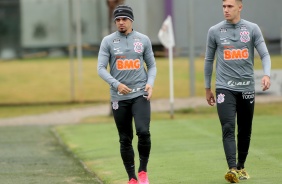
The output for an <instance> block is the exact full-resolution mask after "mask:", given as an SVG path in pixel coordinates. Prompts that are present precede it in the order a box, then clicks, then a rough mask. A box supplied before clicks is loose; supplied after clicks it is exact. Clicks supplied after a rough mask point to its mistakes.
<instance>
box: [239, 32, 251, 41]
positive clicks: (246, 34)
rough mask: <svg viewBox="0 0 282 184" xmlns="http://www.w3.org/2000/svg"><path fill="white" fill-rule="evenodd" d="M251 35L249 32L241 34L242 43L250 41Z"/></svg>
mask: <svg viewBox="0 0 282 184" xmlns="http://www.w3.org/2000/svg"><path fill="white" fill-rule="evenodd" d="M249 34H250V33H249V32H248V31H243V32H240V35H241V38H240V40H241V42H244V43H247V42H249V41H250V35H249Z"/></svg>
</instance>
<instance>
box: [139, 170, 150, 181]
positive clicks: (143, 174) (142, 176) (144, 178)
mask: <svg viewBox="0 0 282 184" xmlns="http://www.w3.org/2000/svg"><path fill="white" fill-rule="evenodd" d="M138 180H139V184H149V179H148V175H147V172H145V171H141V172H139V173H138Z"/></svg>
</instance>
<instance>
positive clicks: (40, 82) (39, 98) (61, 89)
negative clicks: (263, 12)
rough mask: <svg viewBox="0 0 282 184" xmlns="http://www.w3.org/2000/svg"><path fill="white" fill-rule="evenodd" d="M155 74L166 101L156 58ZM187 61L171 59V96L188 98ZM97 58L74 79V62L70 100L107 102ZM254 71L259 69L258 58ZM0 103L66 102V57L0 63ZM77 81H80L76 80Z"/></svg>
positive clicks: (157, 92)
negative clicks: (172, 62) (172, 86)
mask: <svg viewBox="0 0 282 184" xmlns="http://www.w3.org/2000/svg"><path fill="white" fill-rule="evenodd" d="M156 63H157V68H158V74H157V78H156V81H155V86H154V94H153V95H154V96H153V97H154V98H155V99H157V98H169V74H168V72H169V68H168V59H167V58H156ZM188 63H189V61H188V59H187V58H174V87H175V92H174V95H175V97H176V98H181V97H189V96H190V94H189V91H190V90H189V85H190V79H189V65H188ZM203 65H204V59H203V58H202V57H199V58H197V59H196V60H195V75H196V76H195V78H196V81H195V91H196V96H203V95H204V92H205V91H204V90H203V89H204V75H203V67H204V66H203ZM96 66H97V58H84V60H83V64H82V67H83V76H82V78H79V77H78V75H77V74H78V69H77V61H75V71H74V74H75V82H74V88H75V90H74V92H75V93H74V97H75V98H74V100H75V101H79V102H83V101H93V102H97V101H99V102H101V101H102V102H106V101H109V86H108V84H106V83H105V82H104V81H103V80H102V79H101V78H100V77H99V76H98V74H97V69H96ZM255 68H256V69H261V62H260V61H259V59H258V58H256V61H255ZM272 68H273V69H282V62H281V56H272ZM0 73H1V75H0V104H14V103H17V104H18V103H43V102H46V103H50V102H70V101H72V100H73V99H72V96H71V82H70V64H69V60H68V58H62V59H41V60H17V61H7V62H0ZM80 79H81V80H80Z"/></svg>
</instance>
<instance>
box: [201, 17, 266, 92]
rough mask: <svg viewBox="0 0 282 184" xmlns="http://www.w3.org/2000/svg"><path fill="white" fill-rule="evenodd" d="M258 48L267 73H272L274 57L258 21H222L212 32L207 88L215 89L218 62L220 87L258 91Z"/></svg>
mask: <svg viewBox="0 0 282 184" xmlns="http://www.w3.org/2000/svg"><path fill="white" fill-rule="evenodd" d="M254 48H256V50H257V52H258V54H259V55H260V58H261V61H262V66H263V70H264V75H268V76H270V68H271V60H270V56H269V53H268V50H267V47H266V44H265V42H264V38H263V35H262V33H261V30H260V28H259V27H258V25H257V24H254V23H252V22H249V21H246V20H244V19H241V20H240V21H239V22H238V23H237V24H231V23H229V22H227V21H226V20H225V21H222V22H220V23H218V24H217V25H215V26H212V27H211V28H210V29H209V31H208V38H207V45H206V55H205V68H204V71H205V87H206V88H211V78H212V72H213V62H214V57H215V53H217V61H216V88H222V89H228V90H232V91H239V92H244V91H254V90H255V82H254V69H253V67H254Z"/></svg>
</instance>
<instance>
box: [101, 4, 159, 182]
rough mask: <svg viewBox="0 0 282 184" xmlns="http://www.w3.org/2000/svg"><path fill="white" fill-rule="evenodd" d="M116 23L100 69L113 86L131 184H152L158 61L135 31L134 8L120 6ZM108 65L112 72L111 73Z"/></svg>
mask: <svg viewBox="0 0 282 184" xmlns="http://www.w3.org/2000/svg"><path fill="white" fill-rule="evenodd" d="M114 21H115V24H116V27H117V31H116V32H114V33H112V34H110V35H108V36H106V37H104V38H103V40H102V42H101V45H100V50H99V54H98V65H97V70H98V74H99V76H100V77H101V78H102V79H103V80H105V81H106V82H107V83H108V84H109V86H110V94H111V104H112V112H113V116H114V120H115V123H116V127H117V130H118V134H119V142H120V154H121V158H122V160H123V164H124V166H125V169H126V172H127V174H128V177H129V182H128V184H137V183H138V181H139V184H149V180H148V174H147V164H148V160H149V155H150V150H151V138H150V121H151V106H150V99H151V97H152V92H153V85H154V81H155V77H156V73H157V68H156V62H155V58H154V53H153V51H152V44H151V41H150V39H149V38H148V37H147V36H146V35H144V34H141V33H139V32H137V31H135V30H133V28H132V24H133V21H134V15H133V11H132V8H131V7H129V6H126V5H119V6H117V7H116V9H115V10H114ZM108 65H109V66H110V72H108V71H107V66H108ZM145 65H146V66H145ZM133 119H134V124H135V130H136V135H137V136H138V145H137V148H138V153H139V155H138V156H139V160H140V165H139V168H138V178H137V177H136V174H135V162H134V150H133V147H132V139H133V122H132V120H133Z"/></svg>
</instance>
